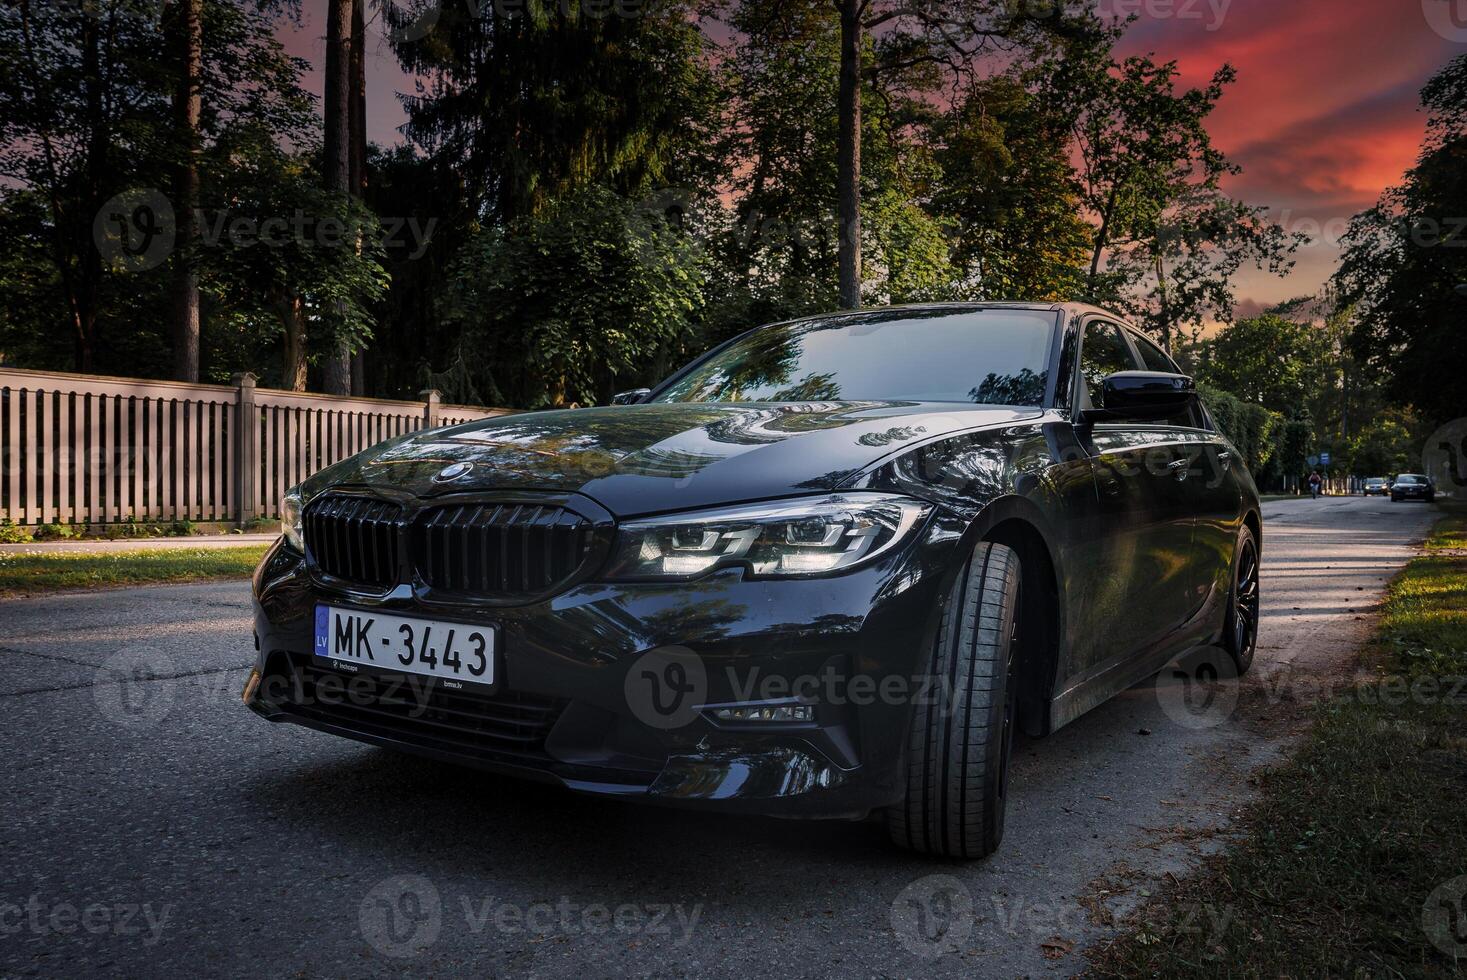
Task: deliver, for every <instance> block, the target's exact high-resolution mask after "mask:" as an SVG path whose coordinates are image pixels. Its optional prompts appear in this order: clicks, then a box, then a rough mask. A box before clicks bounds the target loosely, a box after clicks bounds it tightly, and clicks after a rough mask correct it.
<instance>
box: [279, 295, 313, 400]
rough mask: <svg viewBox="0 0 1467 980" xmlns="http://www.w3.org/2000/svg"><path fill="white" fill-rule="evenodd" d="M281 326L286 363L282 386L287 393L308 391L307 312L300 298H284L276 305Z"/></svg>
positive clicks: (282, 372)
mask: <svg viewBox="0 0 1467 980" xmlns="http://www.w3.org/2000/svg"><path fill="white" fill-rule="evenodd" d="M276 309H277V311H278V312H279V314H280V325H281V326H282V327H283V328H284V330H285V362H284V364H283V365H282V367H283V370H282V371H281V382H280V383H281V384H282V385H284V386H285V389H286V390H287V391H305V390H306V312H305V307H304V305H303V304H302V303H301V298H300V297H299V296H286V297H282V298H281V299H280V300H278V301H277V303H276Z"/></svg>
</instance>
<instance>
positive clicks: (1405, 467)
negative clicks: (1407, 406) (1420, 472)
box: [1348, 410, 1421, 476]
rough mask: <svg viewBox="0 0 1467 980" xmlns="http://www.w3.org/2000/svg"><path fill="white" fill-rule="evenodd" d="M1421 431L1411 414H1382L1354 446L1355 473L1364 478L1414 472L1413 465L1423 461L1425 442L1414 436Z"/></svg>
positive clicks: (1351, 448) (1351, 458)
mask: <svg viewBox="0 0 1467 980" xmlns="http://www.w3.org/2000/svg"><path fill="white" fill-rule="evenodd" d="M1418 428H1419V426H1418V425H1417V423H1416V420H1415V418H1414V417H1412V416H1411V414H1410V413H1409V412H1401V411H1396V410H1390V411H1386V412H1384V413H1382V414H1381V415H1380V416H1379V417H1377V418H1376V419H1374V420H1373V421H1372V422H1371V423H1370V424H1369V425H1367V426H1366V427H1365V428H1364V429H1362V430H1361V431H1360V434H1359V435H1357V436H1356V437H1355V439H1354V440H1353V441H1352V442H1351V443H1350V446H1349V453H1348V457H1349V459H1348V461H1349V465H1350V468H1351V471H1352V472H1354V473H1356V474H1358V475H1360V476H1393V475H1395V474H1397V473H1403V472H1408V471H1411V470H1413V469H1414V468H1415V467H1414V466H1413V465H1412V464H1413V461H1414V460H1416V459H1419V458H1420V452H1419V449H1420V443H1421V439H1419V438H1418V437H1416V436H1415V435H1414V431H1415V430H1416V429H1418Z"/></svg>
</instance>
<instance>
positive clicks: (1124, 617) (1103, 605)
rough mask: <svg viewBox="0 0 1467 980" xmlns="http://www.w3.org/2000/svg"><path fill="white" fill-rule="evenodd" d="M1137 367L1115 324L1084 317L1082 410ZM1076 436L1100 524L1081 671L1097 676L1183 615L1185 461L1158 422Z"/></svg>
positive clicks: (1110, 425)
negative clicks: (1108, 382) (1086, 460)
mask: <svg viewBox="0 0 1467 980" xmlns="http://www.w3.org/2000/svg"><path fill="white" fill-rule="evenodd" d="M1141 369H1142V368H1141V365H1140V364H1139V363H1138V361H1137V360H1136V355H1135V353H1134V352H1133V350H1132V348H1131V346H1130V344H1129V342H1128V341H1127V340H1126V337H1125V335H1124V334H1123V333H1122V332H1121V329H1120V328H1119V327H1118V326H1116V325H1115V324H1113V323H1110V322H1107V321H1105V320H1099V319H1095V320H1091V321H1090V322H1089V323H1087V325H1086V327H1085V338H1084V342H1083V345H1082V351H1081V357H1080V373H1081V390H1080V393H1079V402H1080V408H1082V409H1084V408H1091V407H1094V408H1102V407H1104V406H1103V404H1102V402H1103V399H1104V392H1103V388H1102V381H1103V379H1104V378H1105V377H1106V376H1107V375H1109V374H1114V373H1116V372H1118V371H1135V370H1141ZM1078 436H1079V441H1080V443H1081V445H1083V446H1084V447H1085V449H1086V451H1087V452H1089V453H1090V454H1091V459H1092V463H1093V466H1094V471H1095V480H1096V487H1097V490H1098V493H1099V497H1100V509H1101V515H1102V521H1103V524H1104V530H1103V531H1102V533H1103V534H1104V539H1103V541H1102V542H1097V544H1101V545H1103V547H1102V548H1101V549H1100V550H1099V552H1098V553H1096V554H1097V557H1098V560H1099V563H1100V567H1099V568H1097V569H1096V572H1097V585H1096V587H1095V590H1094V593H1093V594H1092V596H1091V599H1092V604H1091V610H1090V612H1091V616H1090V625H1091V628H1092V629H1093V630H1095V633H1096V635H1095V636H1094V638H1093V642H1092V643H1091V644H1089V647H1090V657H1089V659H1090V663H1089V665H1088V666H1089V668H1090V670H1089V671H1088V673H1091V674H1095V673H1103V672H1105V671H1107V670H1109V669H1112V668H1114V667H1117V666H1120V665H1122V664H1124V663H1126V662H1127V661H1129V660H1131V659H1132V658H1134V657H1135V656H1136V655H1138V654H1139V653H1141V652H1142V651H1143V650H1146V649H1149V648H1151V647H1153V646H1154V645H1156V644H1157V643H1159V642H1161V641H1162V640H1164V639H1165V638H1166V636H1167V635H1168V634H1170V633H1172V632H1173V631H1175V630H1176V629H1177V628H1178V627H1179V626H1180V625H1181V624H1182V623H1183V622H1184V621H1185V619H1186V615H1187V608H1186V606H1187V593H1188V591H1189V578H1190V576H1191V574H1192V571H1193V569H1192V567H1191V564H1192V562H1191V559H1192V555H1191V544H1192V540H1191V539H1192V517H1191V513H1190V506H1189V503H1188V494H1187V490H1188V487H1187V482H1188V480H1189V479H1190V472H1189V471H1190V468H1191V465H1192V461H1191V460H1190V459H1189V456H1188V453H1187V452H1186V445H1185V441H1184V440H1181V439H1179V438H1178V436H1177V432H1176V430H1175V429H1173V428H1172V427H1170V426H1166V425H1157V424H1153V423H1142V422H1098V423H1096V424H1094V425H1092V426H1089V427H1086V428H1082V429H1080V430H1079V432H1078ZM1093 553H1095V552H1093Z"/></svg>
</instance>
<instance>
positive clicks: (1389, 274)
mask: <svg viewBox="0 0 1467 980" xmlns="http://www.w3.org/2000/svg"><path fill="white" fill-rule="evenodd" d="M1421 101H1422V106H1423V107H1424V108H1425V109H1426V110H1427V131H1426V139H1425V142H1424V143H1423V145H1422V149H1421V154H1420V156H1419V158H1418V160H1417V163H1416V165H1415V166H1414V167H1413V168H1412V169H1411V170H1409V171H1407V173H1406V175H1405V179H1404V181H1403V182H1402V184H1401V185H1400V186H1399V187H1395V188H1392V189H1390V190H1388V191H1387V192H1386V193H1385V194H1384V195H1383V196H1382V197H1381V200H1380V202H1379V203H1378V204H1377V205H1376V206H1375V207H1374V208H1371V209H1369V210H1367V211H1365V212H1363V213H1361V214H1359V215H1356V216H1355V218H1354V220H1353V221H1352V222H1351V223H1350V229H1349V232H1348V233H1347V235H1346V237H1345V242H1344V244H1345V250H1344V255H1343V257H1342V259H1341V262H1340V268H1339V270H1338V272H1337V273H1336V275H1335V284H1336V286H1337V287H1338V289H1339V291H1340V294H1341V297H1342V300H1343V301H1344V302H1347V303H1353V304H1355V312H1356V320H1355V326H1354V328H1353V329H1352V331H1351V336H1350V348H1351V350H1352V352H1353V353H1354V354H1355V356H1356V357H1357V359H1359V360H1360V361H1361V362H1362V363H1363V364H1364V365H1365V366H1366V368H1367V369H1368V370H1370V371H1373V372H1376V373H1378V374H1379V375H1380V376H1381V377H1382V378H1383V379H1384V381H1385V385H1386V389H1387V391H1388V392H1389V393H1390V395H1391V396H1392V397H1393V398H1394V399H1395V400H1396V401H1398V402H1400V403H1404V404H1409V405H1414V406H1415V407H1416V408H1417V409H1418V410H1419V412H1420V414H1421V416H1422V418H1423V421H1424V422H1426V423H1427V424H1428V425H1431V424H1440V423H1443V422H1446V421H1449V420H1451V419H1454V418H1457V417H1458V416H1460V415H1461V414H1462V406H1463V405H1467V381H1464V380H1463V379H1464V378H1467V344H1464V343H1463V336H1462V325H1463V323H1464V322H1467V300H1463V298H1462V297H1461V296H1459V295H1457V293H1456V291H1455V290H1456V287H1457V285H1458V284H1460V283H1462V282H1467V221H1464V220H1463V218H1462V217H1461V216H1463V215H1467V55H1459V56H1458V57H1457V58H1455V59H1454V60H1453V61H1451V62H1450V63H1449V64H1448V65H1447V66H1446V67H1445V68H1444V69H1442V71H1441V72H1439V73H1438V74H1437V75H1436V76H1435V77H1433V78H1432V79H1431V80H1430V81H1429V82H1428V83H1427V85H1426V87H1425V88H1424V89H1423V90H1422V96H1421Z"/></svg>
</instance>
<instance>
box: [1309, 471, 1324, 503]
mask: <svg viewBox="0 0 1467 980" xmlns="http://www.w3.org/2000/svg"><path fill="white" fill-rule="evenodd" d="M1323 485H1324V477H1322V476H1320V475H1319V470H1315V471H1314V472H1313V473H1310V474H1309V499H1310V500H1318V499H1319V488H1320V487H1321V486H1323Z"/></svg>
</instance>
